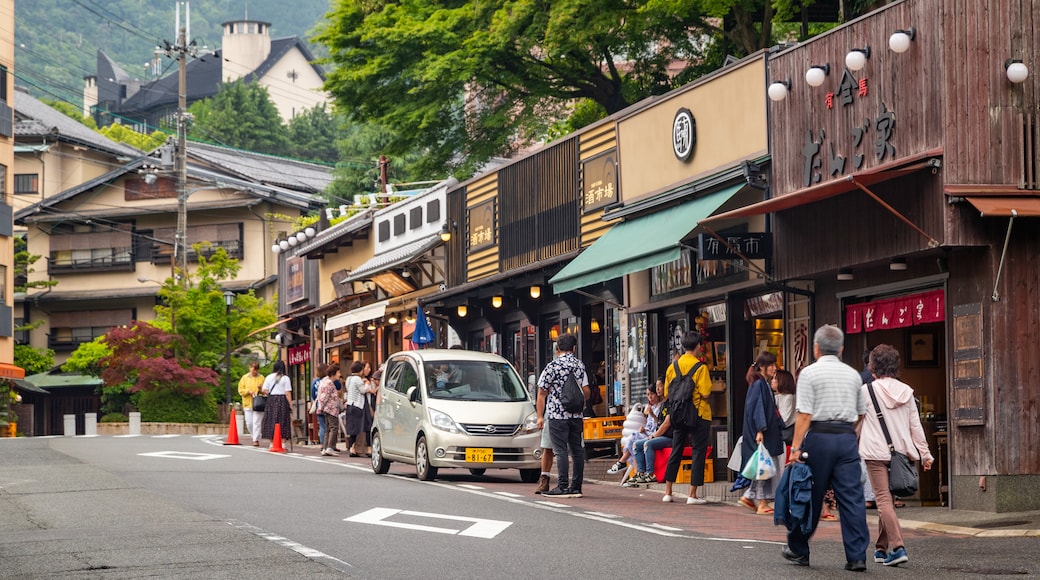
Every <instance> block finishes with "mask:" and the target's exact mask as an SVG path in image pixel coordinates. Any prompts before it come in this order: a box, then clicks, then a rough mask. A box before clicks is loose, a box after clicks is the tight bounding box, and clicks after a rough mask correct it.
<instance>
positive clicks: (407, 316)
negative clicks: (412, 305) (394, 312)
mask: <svg viewBox="0 0 1040 580" xmlns="http://www.w3.org/2000/svg"><path fill="white" fill-rule="evenodd" d="M404 321H405V322H407V323H408V324H415V317H414V316H412V311H411V310H409V311H408V312H407V313H406V314H405V315H404Z"/></svg>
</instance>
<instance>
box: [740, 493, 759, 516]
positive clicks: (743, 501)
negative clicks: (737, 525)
mask: <svg viewBox="0 0 1040 580" xmlns="http://www.w3.org/2000/svg"><path fill="white" fill-rule="evenodd" d="M737 503H739V504H740V505H742V506H744V507H746V508H747V509H749V510H751V511H753V512H757V511H758V506H757V505H755V502H753V501H751V500H750V499H748V498H746V497H744V496H741V497H740V499H738V500H737Z"/></svg>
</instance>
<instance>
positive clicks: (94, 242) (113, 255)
mask: <svg viewBox="0 0 1040 580" xmlns="http://www.w3.org/2000/svg"><path fill="white" fill-rule="evenodd" d="M48 268H49V270H50V271H52V272H53V271H68V272H74V271H89V270H122V269H129V268H133V226H132V225H131V224H84V223H79V224H59V225H57V226H55V227H54V229H52V230H51V235H50V263H49V265H48Z"/></svg>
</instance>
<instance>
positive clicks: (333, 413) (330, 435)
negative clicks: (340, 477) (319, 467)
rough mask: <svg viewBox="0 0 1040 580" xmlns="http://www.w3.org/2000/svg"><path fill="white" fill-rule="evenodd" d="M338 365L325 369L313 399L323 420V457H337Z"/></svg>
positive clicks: (339, 408)
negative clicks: (316, 394)
mask: <svg viewBox="0 0 1040 580" xmlns="http://www.w3.org/2000/svg"><path fill="white" fill-rule="evenodd" d="M339 377H340V372H339V365H338V364H336V363H332V364H331V365H329V366H328V367H326V368H325V376H324V377H322V379H321V381H320V382H319V383H318V396H317V397H316V398H315V399H314V401H315V411H316V412H317V413H318V414H319V415H321V416H322V417H324V418H325V438H324V439H322V441H321V444H322V448H321V454H322V455H325V456H329V455H332V456H335V455H339V451H337V450H336V445H337V441H338V440H339V414H340V412H341V411H342V407H343V404H342V401H341V400H340V396H339V393H337V392H336V381H338V380H339Z"/></svg>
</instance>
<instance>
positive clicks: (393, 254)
mask: <svg viewBox="0 0 1040 580" xmlns="http://www.w3.org/2000/svg"><path fill="white" fill-rule="evenodd" d="M443 243H444V242H443V241H441V236H440V234H434V235H432V236H428V237H425V238H420V239H418V240H415V241H412V242H408V243H407V244H404V245H403V246H401V247H399V248H394V249H393V250H390V251H389V252H383V253H382V254H379V255H377V256H372V257H371V258H369V259H368V260H367V261H366V262H365V263H364V264H361V265H360V266H358V267H357V268H354V270H353V271H352V272H351V273H350V275H349V276H347V277H346V278H344V280H343V282H344V283H346V282H353V281H355V280H364V279H366V278H368V277H369V276H371V275H372V274H375V273H377V272H382V271H384V270H388V269H390V268H396V267H397V266H402V265H404V264H408V263H410V262H412V261H414V260H416V259H418V258H420V257H421V256H422V255H423V254H425V253H426V252H428V251H430V250H432V249H433V248H436V247H437V246H439V245H441V244H443Z"/></svg>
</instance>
